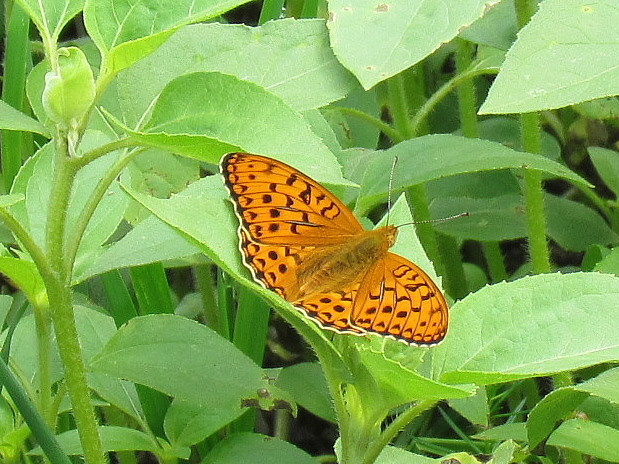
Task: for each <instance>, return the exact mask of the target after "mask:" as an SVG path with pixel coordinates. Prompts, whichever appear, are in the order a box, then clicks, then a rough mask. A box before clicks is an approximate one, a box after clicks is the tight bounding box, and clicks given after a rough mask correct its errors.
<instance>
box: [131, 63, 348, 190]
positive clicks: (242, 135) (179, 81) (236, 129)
mask: <svg viewBox="0 0 619 464" xmlns="http://www.w3.org/2000/svg"><path fill="white" fill-rule="evenodd" d="M290 134H294V137H291V136H290ZM134 136H135V138H137V139H138V140H141V141H143V142H145V143H147V144H153V145H155V146H158V147H160V148H164V149H167V150H170V151H173V152H176V153H181V154H184V155H187V156H192V157H195V158H197V159H201V160H205V161H209V162H211V163H217V162H218V161H219V159H220V158H221V156H222V155H223V154H225V153H228V152H230V151H234V150H235V149H238V148H239V147H240V148H242V149H243V150H246V151H250V152H254V153H260V154H263V155H267V156H273V157H275V158H280V159H282V158H284V159H294V160H295V161H297V160H298V161H297V164H299V165H300V166H301V167H308V168H310V167H311V168H313V169H304V170H305V172H306V173H308V174H310V175H312V174H313V173H319V174H322V175H321V176H320V179H321V180H323V181H325V182H332V183H342V184H346V183H347V182H345V181H344V180H343V179H342V177H341V174H339V173H340V170H339V165H338V164H337V161H336V159H335V157H334V156H333V155H332V154H331V152H330V151H329V150H328V149H327V147H326V146H325V145H324V143H322V141H321V140H320V138H319V137H318V136H316V135H315V134H314V133H313V132H312V131H311V129H310V127H309V125H308V124H307V122H306V121H305V120H304V119H303V117H302V116H301V115H300V114H299V113H297V112H296V111H294V110H292V109H291V108H290V107H289V106H288V105H286V103H284V102H283V101H282V100H280V99H279V98H277V97H276V96H275V95H273V94H271V93H269V92H267V91H266V90H264V89H263V88H262V87H259V86H257V85H256V84H252V83H250V82H246V81H241V80H239V79H237V78H236V77H233V76H228V75H225V74H220V73H216V72H213V73H192V74H188V75H185V76H181V77H179V78H176V79H174V80H173V81H171V82H170V83H169V84H168V85H167V86H166V87H165V89H164V90H163V91H162V93H161V95H160V96H159V98H158V100H157V103H156V104H155V107H154V109H153V114H152V117H151V119H150V120H149V121H148V123H147V124H146V126H145V127H144V128H143V129H142V131H140V132H139V133H137V132H136V133H135V135H134Z"/></svg>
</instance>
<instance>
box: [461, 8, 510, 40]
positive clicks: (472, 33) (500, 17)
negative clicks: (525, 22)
mask: <svg viewBox="0 0 619 464" xmlns="http://www.w3.org/2000/svg"><path fill="white" fill-rule="evenodd" d="M517 32H518V20H517V18H516V8H514V2H513V1H508V2H499V3H498V4H495V5H492V6H491V7H490V8H489V9H488V11H487V12H486V13H484V15H483V16H482V17H481V18H479V19H478V20H477V21H475V22H474V23H473V24H471V25H470V26H469V27H467V28H466V29H464V30H463V31H462V32H460V37H461V38H463V39H465V40H468V41H470V42H474V43H476V44H480V45H487V46H490V47H494V48H498V49H500V50H509V48H510V47H511V46H512V44H513V43H514V41H515V40H516V33H517Z"/></svg>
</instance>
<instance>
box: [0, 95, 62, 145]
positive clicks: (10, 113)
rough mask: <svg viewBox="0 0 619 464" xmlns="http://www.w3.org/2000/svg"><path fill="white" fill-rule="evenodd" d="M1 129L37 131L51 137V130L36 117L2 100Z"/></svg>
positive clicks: (0, 101) (0, 112) (0, 107)
mask: <svg viewBox="0 0 619 464" xmlns="http://www.w3.org/2000/svg"><path fill="white" fill-rule="evenodd" d="M0 129H8V130H14V131H26V132H35V133H37V134H41V135H43V136H45V137H49V136H50V134H49V131H48V130H47V129H46V128H45V126H44V125H43V124H41V123H40V122H39V121H37V120H36V119H32V118H31V117H29V116H26V115H25V114H24V113H22V112H21V111H17V110H16V109H15V108H13V107H12V106H11V105H8V104H7V103H5V102H4V101H2V100H0Z"/></svg>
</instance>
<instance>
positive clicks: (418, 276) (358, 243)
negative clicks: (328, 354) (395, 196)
mask: <svg viewBox="0 0 619 464" xmlns="http://www.w3.org/2000/svg"><path fill="white" fill-rule="evenodd" d="M221 171H222V174H223V176H224V181H225V184H226V187H227V188H228V190H229V191H230V195H231V197H232V200H233V203H234V206H235V211H236V213H237V215H238V217H239V222H240V227H239V235H240V238H241V242H240V248H241V252H242V253H243V257H244V261H245V264H246V265H247V267H248V268H249V269H250V270H251V272H252V275H253V276H254V278H255V279H256V280H257V281H258V282H260V283H262V285H263V286H264V287H266V288H268V289H270V290H273V291H275V292H276V293H278V294H279V295H280V296H282V297H283V298H285V299H286V300H288V301H289V302H291V303H292V304H294V305H295V306H296V307H297V308H299V309H301V310H302V311H303V312H304V313H305V314H306V315H307V316H308V317H310V318H311V319H313V320H314V321H316V322H318V323H319V324H320V325H321V326H322V327H323V328H325V329H329V330H334V331H336V332H339V333H352V334H355V335H363V334H365V333H368V332H369V333H377V334H380V335H384V336H388V337H391V338H394V339H397V340H401V341H404V342H406V343H410V344H413V345H426V346H427V345H435V344H437V343H439V342H440V341H441V340H442V339H443V338H444V337H445V333H446V332H447V321H448V307H447V302H446V301H445V297H444V296H443V294H442V293H441V291H440V290H439V288H438V287H437V285H436V284H435V283H434V282H433V281H432V279H430V277H429V276H428V275H427V274H426V273H425V272H424V271H423V270H421V269H420V268H419V267H418V266H417V265H415V264H413V263H411V262H410V261H409V260H407V259H405V258H403V257H402V256H399V255H396V254H394V253H391V252H389V248H390V247H391V246H392V245H393V244H394V243H395V241H396V236H397V233H398V230H397V228H396V227H395V226H385V227H381V228H379V229H375V230H365V229H364V228H363V226H362V225H361V223H360V222H359V221H358V220H357V218H355V216H354V215H353V213H352V212H351V211H350V210H349V209H348V208H347V207H346V206H345V205H344V204H343V203H342V202H341V201H340V200H339V199H338V198H336V196H335V195H333V194H332V193H331V192H329V191H328V190H327V189H325V188H324V187H323V186H322V185H320V184H319V183H318V182H316V181H314V180H312V179H310V178H309V177H308V176H306V175H304V174H302V173H301V172H299V171H298V170H296V169H295V168H293V167H290V166H288V165H286V164H284V163H282V162H281V161H277V160H274V159H271V158H267V157H264V156H259V155H253V154H250V153H231V154H228V155H226V156H224V157H223V159H222V160H221Z"/></svg>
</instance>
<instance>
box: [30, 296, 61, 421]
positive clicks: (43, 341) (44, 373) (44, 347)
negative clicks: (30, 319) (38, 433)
mask: <svg viewBox="0 0 619 464" xmlns="http://www.w3.org/2000/svg"><path fill="white" fill-rule="evenodd" d="M34 316H35V321H36V333H37V348H38V351H39V353H38V364H39V372H38V374H39V404H40V408H41V414H42V416H43V417H44V418H45V421H46V422H47V424H48V425H49V426H50V428H51V429H52V430H54V425H55V423H56V416H55V414H54V412H55V411H53V409H52V332H51V319H50V314H49V308H47V307H46V308H35V311H34Z"/></svg>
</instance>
